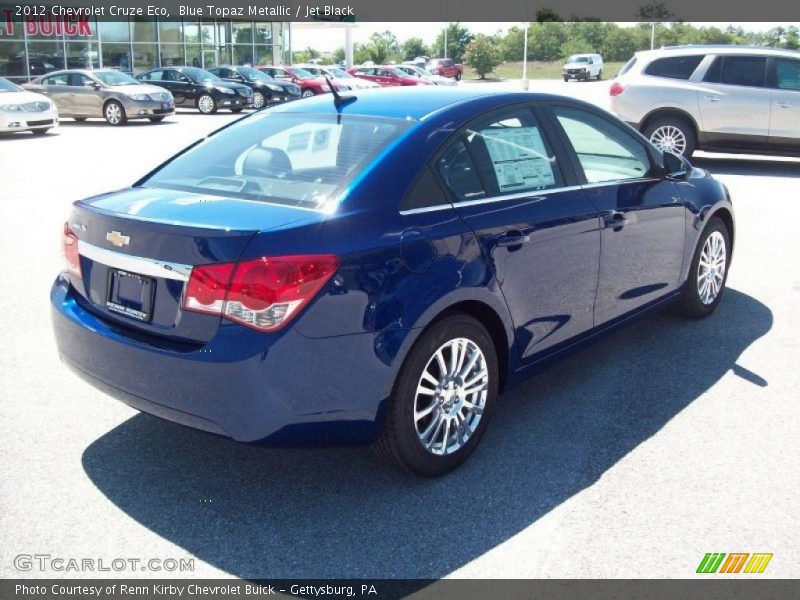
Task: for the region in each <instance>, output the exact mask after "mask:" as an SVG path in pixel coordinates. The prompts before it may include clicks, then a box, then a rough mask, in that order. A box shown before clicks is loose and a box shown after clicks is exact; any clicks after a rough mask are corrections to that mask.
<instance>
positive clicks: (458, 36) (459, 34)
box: [431, 23, 475, 62]
mask: <svg viewBox="0 0 800 600" xmlns="http://www.w3.org/2000/svg"><path fill="white" fill-rule="evenodd" d="M445 31H447V58H452V59H453V60H454V61H456V62H461V60H462V58H463V57H464V50H466V48H467V44H469V43H470V42H471V41H472V39H473V38H474V37H475V36H473V35H472V34H471V33H470V32H469V29H467V28H466V27H463V26H462V25H461V24H460V23H450V24H449V25H448V26H447V27H446V28H445V29H442V30H441V31H440V32H439V35H438V36H436V42H434V44H433V47H432V48H431V49H432V50H433V51H434V53H435V54H436V55H437V56H442V57H443V56H444V32H445Z"/></svg>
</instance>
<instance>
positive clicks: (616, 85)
mask: <svg viewBox="0 0 800 600" xmlns="http://www.w3.org/2000/svg"><path fill="white" fill-rule="evenodd" d="M627 87H628V86H626V85H624V84H622V83H620V82H619V81H613V82H611V87H610V88H608V93H609V94H611V95H612V96H619V95H620V94H621V93H622V92H624V91H625V88H627Z"/></svg>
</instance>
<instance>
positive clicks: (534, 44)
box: [528, 22, 567, 60]
mask: <svg viewBox="0 0 800 600" xmlns="http://www.w3.org/2000/svg"><path fill="white" fill-rule="evenodd" d="M566 41H567V35H566V28H565V26H564V23H557V22H546V23H531V26H530V29H529V30H528V58H529V59H531V60H559V59H560V58H561V46H562V45H563V44H564V42H566Z"/></svg>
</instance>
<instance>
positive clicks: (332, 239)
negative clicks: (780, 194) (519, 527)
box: [51, 86, 734, 475]
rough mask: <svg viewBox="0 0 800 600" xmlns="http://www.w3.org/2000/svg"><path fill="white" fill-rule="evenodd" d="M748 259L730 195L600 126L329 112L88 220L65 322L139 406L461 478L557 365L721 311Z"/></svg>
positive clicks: (513, 116) (238, 433) (374, 106)
mask: <svg viewBox="0 0 800 600" xmlns="http://www.w3.org/2000/svg"><path fill="white" fill-rule="evenodd" d="M733 241H734V217H733V210H732V207H731V202H730V198H729V195H728V192H727V190H726V188H725V187H724V185H722V184H721V183H719V182H717V181H716V180H714V179H713V178H712V177H711V176H710V175H709V174H708V173H707V172H705V171H703V170H702V169H699V168H695V167H692V166H691V165H690V164H689V163H688V162H687V161H686V160H684V159H682V158H679V157H677V156H674V155H671V154H662V153H661V152H659V151H658V150H656V149H655V148H654V147H653V146H652V145H651V144H650V143H649V142H648V141H647V140H646V139H645V138H643V137H642V136H641V135H639V134H638V133H637V132H635V131H634V130H633V129H631V128H629V127H628V126H627V125H625V124H623V123H622V122H620V121H619V120H617V119H616V118H614V117H612V116H611V115H609V114H608V113H606V112H604V111H602V110H600V109H598V108H596V107H593V106H591V105H589V104H586V103H583V102H579V101H576V100H572V99H567V98H563V97H558V96H550V95H544V94H530V93H521V92H520V93H516V92H496V93H493V92H492V93H486V92H485V91H481V92H473V91H469V90H463V89H460V88H440V87H433V86H431V87H430V88H417V89H403V90H390V89H385V90H378V91H375V92H362V93H358V95H357V97H350V98H348V97H346V96H343V97H341V98H335V97H333V96H330V95H329V96H321V97H318V98H313V99H308V100H304V101H303V102H295V103H290V104H285V105H280V106H276V107H274V108H270V109H267V110H265V111H260V112H258V113H255V114H253V115H250V116H248V117H245V118H243V119H241V120H238V121H237V122H236V123H234V124H232V125H230V126H228V127H224V128H222V129H221V130H219V131H217V132H215V133H213V134H212V135H209V136H208V137H206V138H205V139H203V140H201V141H200V142H198V143H196V144H194V145H192V146H190V147H189V148H187V149H186V150H184V151H183V152H181V153H179V154H178V155H176V156H175V157H174V158H172V159H171V160H169V161H168V162H166V163H165V164H163V165H162V166H160V167H159V168H158V169H156V170H155V171H153V172H151V173H149V174H148V175H146V176H145V177H144V178H142V179H141V180H140V181H138V182H136V183H135V184H134V185H132V186H131V187H130V188H127V189H123V190H120V191H115V192H111V193H108V194H104V195H100V196H96V197H93V198H89V199H86V200H82V201H79V202H76V203H75V204H74V206H73V210H72V213H71V215H70V217H69V220H68V221H67V223H65V226H64V231H63V247H64V255H65V259H66V260H65V266H64V270H63V272H62V273H61V274H60V275H59V276H58V278H57V279H56V281H55V284H54V286H53V288H52V292H51V303H52V313H53V324H54V329H55V334H56V339H57V343H58V349H59V353H60V355H61V357H62V359H63V361H64V362H65V363H66V364H67V365H69V366H70V367H72V368H73V369H74V370H75V371H76V372H77V373H78V374H80V375H81V376H83V377H84V378H85V379H87V380H88V381H89V382H90V383H91V384H92V385H94V386H96V387H98V388H101V389H103V390H106V391H107V392H108V393H109V394H110V395H112V396H114V397H116V398H118V399H120V400H122V401H123V402H125V403H127V404H129V405H130V406H133V407H135V408H137V409H139V410H142V411H145V412H148V413H152V414H155V415H158V416H160V417H163V418H165V419H169V420H172V421H175V422H177V423H181V424H183V425H187V426H190V427H195V428H198V429H202V430H205V431H208V432H212V433H216V434H219V435H224V436H227V437H230V438H233V439H234V440H238V441H242V442H265V443H271V444H298V443H299V444H328V443H350V444H372V445H373V446H374V448H375V449H376V450H377V453H378V454H379V455H380V456H382V457H384V458H386V459H388V460H390V461H391V462H393V463H396V464H398V465H399V466H401V467H403V468H405V469H407V470H410V471H413V472H416V473H420V474H423V475H439V474H442V473H445V472H447V471H449V470H450V469H453V468H454V467H456V466H458V465H459V464H461V463H462V462H463V461H464V460H465V459H466V458H467V457H468V456H469V455H470V454H471V453H472V452H473V450H474V449H475V447H476V445H477V444H478V443H479V441H480V439H481V437H482V436H483V434H484V433H485V431H486V428H487V426H488V424H489V421H490V419H491V417H492V414H493V413H494V412H495V410H497V409H498V401H497V399H498V394H499V393H501V392H502V391H503V390H507V389H508V388H509V387H511V386H512V385H514V384H516V383H518V382H519V381H521V380H523V379H524V378H525V377H528V376H529V375H530V374H532V373H533V372H535V370H536V367H537V366H541V365H543V364H545V362H549V361H550V360H551V359H553V358H557V357H559V356H562V355H564V354H566V353H568V352H570V351H572V350H574V349H575V348H577V347H579V346H580V345H581V344H582V343H584V342H587V341H590V340H592V339H595V338H597V337H598V335H599V334H602V333H604V332H607V331H609V330H611V329H613V328H614V327H616V326H618V325H622V324H625V323H627V322H629V321H630V320H631V318H632V317H635V316H638V315H641V314H644V313H646V312H648V311H651V310H655V309H659V308H661V307H664V306H666V305H668V304H671V305H674V307H675V308H676V309H677V310H678V311H680V312H681V313H683V314H684V315H687V316H688V317H693V318H699V317H705V316H708V315H710V314H711V313H712V312H713V311H714V309H715V308H716V307H717V305H718V304H719V302H720V299H721V298H722V294H723V289H724V287H725V281H726V277H727V273H728V267H729V266H730V261H731V253H732V249H733ZM645 350H646V348H642V351H645Z"/></svg>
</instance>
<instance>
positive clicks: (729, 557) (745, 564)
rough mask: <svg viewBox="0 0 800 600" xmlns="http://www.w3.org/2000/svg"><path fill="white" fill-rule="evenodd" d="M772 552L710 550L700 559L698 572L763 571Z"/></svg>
mask: <svg viewBox="0 0 800 600" xmlns="http://www.w3.org/2000/svg"><path fill="white" fill-rule="evenodd" d="M771 560H772V553H771V552H770V553H766V552H756V553H754V554H750V553H749V552H733V553H731V554H725V553H724V552H709V553H708V554H706V555H705V556H704V557H703V560H701V561H700V564H699V565H698V567H697V572H698V573H763V572H764V571H766V569H767V565H768V564H769V561H771Z"/></svg>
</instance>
